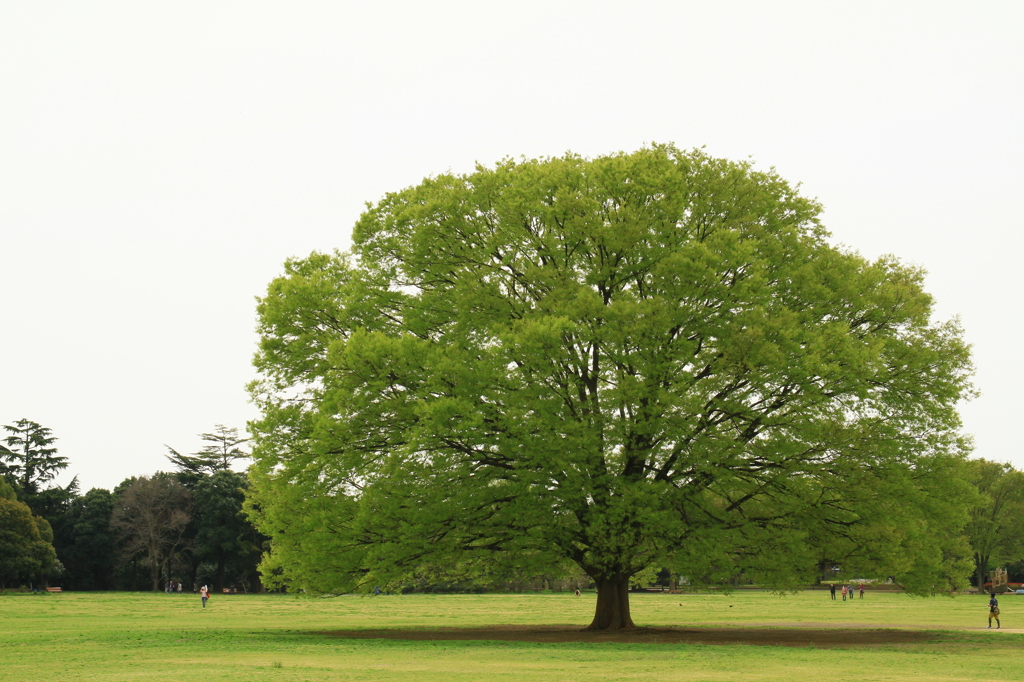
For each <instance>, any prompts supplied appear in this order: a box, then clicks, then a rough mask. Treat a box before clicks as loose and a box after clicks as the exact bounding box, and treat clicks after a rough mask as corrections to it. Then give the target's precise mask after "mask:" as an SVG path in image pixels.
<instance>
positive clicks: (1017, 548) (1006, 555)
mask: <svg viewBox="0 0 1024 682" xmlns="http://www.w3.org/2000/svg"><path fill="white" fill-rule="evenodd" d="M968 474H969V477H970V480H971V482H972V483H974V485H976V486H977V488H978V492H979V493H980V499H979V500H978V502H977V504H976V505H974V506H973V507H972V509H971V515H970V521H969V522H968V524H967V527H966V531H967V537H968V539H969V541H970V544H971V549H972V550H974V563H975V566H974V569H975V581H976V584H977V586H978V587H982V586H983V585H984V584H985V582H986V575H985V574H986V572H987V571H988V569H989V568H991V567H992V566H991V564H992V563H994V562H996V563H1012V562H1014V561H1019V560H1021V559H1024V473H1022V472H1020V471H1017V470H1016V469H1014V468H1013V467H1012V466H1010V465H1009V464H1003V463H1000V462H990V461H988V460H984V459H977V460H972V461H971V462H969V463H968Z"/></svg>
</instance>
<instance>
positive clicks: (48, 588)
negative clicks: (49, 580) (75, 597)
mask: <svg viewBox="0 0 1024 682" xmlns="http://www.w3.org/2000/svg"><path fill="white" fill-rule="evenodd" d="M46 591H47V592H60V588H59V587H47V588H46Z"/></svg>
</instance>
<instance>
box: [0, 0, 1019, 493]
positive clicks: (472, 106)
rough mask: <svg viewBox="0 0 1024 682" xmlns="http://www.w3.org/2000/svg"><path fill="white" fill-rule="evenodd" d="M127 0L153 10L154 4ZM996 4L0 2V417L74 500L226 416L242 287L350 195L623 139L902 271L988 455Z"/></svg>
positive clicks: (1002, 217) (1004, 334)
mask: <svg viewBox="0 0 1024 682" xmlns="http://www.w3.org/2000/svg"><path fill="white" fill-rule="evenodd" d="M158 5H159V7H158ZM1022 27H1024V3H1021V2H1019V1H1017V2H1012V1H1009V0H1007V1H1005V2H986V1H984V0H981V1H975V2H972V3H936V2H899V1H898V0H890V1H889V2H865V1H863V0H862V1H861V2H857V3H849V2H844V3H839V2H830V1H827V0H815V1H808V2H786V1H781V2H780V1H775V2H756V1H754V0H750V1H748V2H722V1H719V2H706V1H702V2H689V1H675V2H638V1H635V0H634V1H633V2H629V3H627V2H618V3H610V2H558V1H557V0H549V1H547V2H533V1H526V2H524V1H522V0H520V1H519V2H514V3H513V2H506V3H500V4H499V3H490V2H486V1H483V0H476V1H475V2H444V1H435V2H430V3H427V2H412V1H409V2H380V1H378V2H375V3H366V2H360V3H355V2H331V3H327V2H322V3H298V2H293V3H275V4H269V3H257V2H244V3H241V2H240V3H227V2H203V3H185V2H175V3H163V4H160V3H139V2H123V3H104V2H89V3H82V2H67V3H47V2H7V3H3V6H2V8H0V325H2V330H0V424H9V423H11V422H13V421H14V420H16V419H18V418H21V417H26V418H28V419H32V420H34V421H37V422H40V423H41V424H43V425H45V426H48V427H50V428H51V429H53V431H54V434H55V435H56V436H58V438H59V441H58V443H57V445H58V446H59V448H60V454H62V455H64V456H66V457H69V458H70V460H71V466H70V468H69V469H68V472H67V474H66V475H64V476H62V477H61V478H60V479H59V481H60V482H62V483H63V482H66V481H68V480H69V479H70V478H71V476H72V475H74V474H78V475H79V476H80V479H81V482H82V488H83V490H87V489H89V488H90V487H94V486H98V487H108V488H109V487H113V486H114V485H116V484H117V483H118V482H119V481H121V480H122V479H123V478H125V477H127V476H130V475H136V474H148V473H151V472H153V471H155V470H156V469H158V468H167V462H166V460H164V458H163V455H164V452H165V450H164V447H163V444H164V443H167V444H170V445H172V446H173V447H175V448H176V449H178V450H180V451H182V452H190V451H193V450H195V449H197V448H198V447H199V445H200V441H199V439H198V437H197V436H196V434H197V433H199V432H202V431H208V430H210V429H211V428H212V427H213V425H214V424H216V423H223V424H226V425H228V426H238V427H243V426H244V423H245V421H246V420H247V419H249V418H251V417H253V416H254V410H253V408H252V406H251V405H249V404H248V402H247V395H246V393H245V389H244V387H245V384H246V383H247V382H248V381H249V380H250V379H251V378H253V376H254V373H253V370H252V368H251V364H250V362H251V356H252V353H253V351H254V348H255V334H254V331H253V329H254V324H255V314H254V297H255V296H258V295H260V294H261V293H262V292H264V291H265V289H266V285H267V284H268V283H269V281H270V280H271V279H272V278H273V277H275V276H276V275H278V274H279V273H280V272H281V269H282V263H283V262H284V260H285V259H286V258H287V257H289V256H303V255H306V254H308V253H309V252H310V251H312V250H330V249H332V248H335V247H338V248H347V247H348V245H349V236H350V231H351V226H352V225H353V223H354V222H355V220H356V218H357V217H358V215H359V214H360V212H361V211H362V209H363V206H364V202H366V201H375V200H377V199H378V198H380V197H381V196H382V195H383V194H384V193H385V192H387V191H391V190H396V189H400V188H402V187H406V186H409V185H412V184H415V183H417V182H419V181H420V180H421V179H422V178H423V177H424V176H426V175H430V174H434V173H438V172H443V171H446V170H448V169H451V170H454V171H457V172H463V171H469V170H471V169H472V167H473V164H474V163H475V162H476V161H480V162H483V163H485V164H492V163H493V162H494V161H496V160H498V159H500V158H502V157H504V156H520V155H526V156H540V155H559V154H562V153H563V152H565V151H566V150H572V151H575V152H578V153H581V154H585V155H590V156H593V155H598V154H603V153H608V152H614V151H619V150H627V151H630V150H634V149H636V148H638V147H640V146H642V145H643V144H644V143H646V142H651V141H658V142H668V141H672V142H675V143H676V144H677V145H679V146H680V147H683V148H690V147H696V146H706V147H707V150H708V151H709V152H710V153H712V154H714V155H717V156H725V157H730V158H748V157H749V158H753V159H754V160H755V161H756V162H757V164H758V165H759V166H761V167H765V168H767V167H769V166H775V167H776V168H777V169H778V170H779V172H780V173H781V174H782V175H783V176H784V177H786V178H787V179H789V180H790V181H793V182H801V183H802V185H803V189H804V192H805V193H806V194H808V195H810V196H816V197H817V198H818V199H820V200H821V201H822V202H823V203H824V204H825V207H826V212H825V216H824V218H825V223H826V225H827V226H828V227H829V228H830V229H831V230H832V232H833V234H834V235H835V238H836V240H837V241H840V242H843V243H845V244H847V245H849V246H851V247H854V248H856V249H858V250H860V251H861V252H862V253H864V254H865V255H867V256H872V257H873V256H877V255H879V254H882V253H894V254H896V255H898V256H900V257H901V258H903V259H904V260H906V261H910V262H914V263H918V264H921V265H923V266H925V267H926V268H927V269H928V270H929V272H930V275H929V279H928V287H929V290H930V291H931V292H932V293H933V294H934V295H935V296H936V298H937V301H938V311H939V315H940V316H941V317H943V318H945V317H949V316H951V315H960V316H961V317H962V320H963V323H964V325H965V327H966V329H967V337H968V339H969V340H970V341H971V342H972V343H973V344H974V348H975V357H976V362H977V366H978V373H977V384H978V387H979V388H980V389H981V391H982V393H983V395H982V397H981V398H979V399H978V400H976V401H974V402H973V403H971V404H969V405H967V406H966V407H965V408H964V410H963V414H964V419H965V424H966V428H967V430H968V431H969V432H971V433H973V434H975V437H976V442H977V451H976V452H977V455H978V456H983V457H986V458H990V459H999V460H1004V461H1011V462H1013V463H1015V464H1016V465H1017V466H1018V467H1024V452H1022V449H1021V447H1020V445H1019V442H1018V438H1017V433H1016V430H1017V426H1018V419H1020V417H1019V415H1018V409H1017V408H1018V405H1017V402H1016V401H1017V399H1018V395H1019V394H1020V386H1021V385H1024V368H1022V363H1021V362H1020V361H1019V357H1018V353H1019V352H1020V348H1019V340H1020V338H1021V331H1022V326H1024V322H1022V317H1021V315H1020V310H1019V309H1018V308H1015V307H1014V306H1016V305H1019V303H1018V302H1017V301H1018V300H1019V298H1020V296H1021V294H1022V293H1024V285H1022V283H1021V280H1020V277H1019V274H1018V271H1017V266H1018V260H1019V257H1020V253H1021V247H1022V245H1024V244H1022V242H1024V236H1022V235H1024V229H1022V228H1024V219H1022V209H1021V188H1022V187H1024V140H1022V129H1024V35H1022Z"/></svg>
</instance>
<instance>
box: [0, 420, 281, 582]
mask: <svg viewBox="0 0 1024 682" xmlns="http://www.w3.org/2000/svg"><path fill="white" fill-rule="evenodd" d="M3 428H4V430H5V431H6V437H4V438H2V439H0V588H10V587H13V586H26V587H33V588H38V587H40V586H47V585H49V586H61V587H63V588H65V589H72V590H160V589H164V588H165V587H166V586H167V584H168V583H169V582H172V581H173V582H174V583H175V584H178V583H181V584H182V585H183V587H184V589H185V590H188V591H192V590H193V589H195V588H196V587H197V586H198V585H200V584H207V585H209V586H210V587H211V588H212V589H213V590H215V591H220V590H221V589H223V588H237V589H238V590H239V591H259V590H260V589H261V583H260V580H259V575H258V572H257V565H258V563H259V559H260V555H261V553H262V550H263V544H264V542H265V541H266V538H265V537H264V536H262V535H261V534H259V533H258V532H257V531H256V530H255V529H254V528H253V526H252V524H250V523H249V521H248V519H247V518H246V516H245V514H244V513H243V510H242V503H243V501H244V499H245V491H246V489H247V488H248V486H249V482H248V477H247V475H246V474H245V473H239V472H236V471H233V470H232V469H231V465H232V463H233V462H234V461H236V460H239V459H243V458H245V457H247V456H248V453H247V452H246V451H245V450H244V449H243V446H244V443H245V442H246V439H244V438H242V437H240V436H239V434H238V430H237V429H233V428H227V427H224V426H221V425H217V426H216V428H215V429H214V430H213V431H212V432H210V433H203V434H200V437H201V438H202V440H203V443H204V445H203V447H202V448H201V449H200V451H199V452H196V453H192V454H182V453H180V452H178V451H176V450H174V449H173V448H168V450H169V454H168V460H169V461H170V464H171V465H172V471H169V472H157V473H155V474H153V475H151V476H141V477H134V476H133V477H130V478H127V479H125V480H124V481H122V482H121V483H119V484H118V485H117V486H116V487H115V488H114V489H113V490H112V491H111V490H106V489H103V488H93V489H91V490H89V491H88V492H86V493H84V494H81V493H80V491H79V484H78V478H77V477H75V478H74V479H72V481H71V482H70V483H69V484H68V485H66V486H63V487H61V486H54V485H48V484H51V482H52V480H53V479H54V478H55V477H56V476H57V475H58V474H59V473H60V472H61V471H63V470H64V469H66V468H67V467H68V459H67V458H65V457H62V456H59V455H58V454H57V449H56V447H55V446H54V444H55V442H56V438H55V437H54V436H53V434H52V433H51V431H50V429H48V428H46V427H43V426H41V425H40V424H38V423H36V422H33V421H29V420H27V419H21V420H18V421H17V422H15V423H14V424H11V425H7V426H4V427H3Z"/></svg>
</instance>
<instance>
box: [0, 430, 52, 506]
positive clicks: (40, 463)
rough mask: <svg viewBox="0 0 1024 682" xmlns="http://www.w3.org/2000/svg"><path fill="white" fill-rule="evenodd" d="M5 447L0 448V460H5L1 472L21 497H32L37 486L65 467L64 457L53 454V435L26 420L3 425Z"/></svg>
mask: <svg viewBox="0 0 1024 682" xmlns="http://www.w3.org/2000/svg"><path fill="white" fill-rule="evenodd" d="M4 430H5V431H7V432H8V433H9V434H10V435H8V436H7V437H6V438H5V439H4V441H5V442H6V443H7V447H5V448H2V449H0V459H4V460H7V463H6V465H4V473H6V474H7V475H8V476H9V477H10V478H11V479H12V482H13V483H14V485H16V486H17V487H18V488H19V489H20V491H21V493H22V494H23V495H35V494H36V493H38V492H39V490H40V485H41V484H43V483H46V482H47V481H50V480H52V479H53V478H54V477H55V476H56V475H57V474H58V473H59V472H60V471H62V470H63V469H66V468H67V466H68V460H67V457H61V456H60V455H58V454H57V448H55V447H53V444H54V443H55V442H56V441H57V439H56V438H54V437H53V432H52V431H51V430H50V429H48V428H46V427H45V426H41V425H40V424H37V423H36V422H34V421H30V420H28V419H19V420H18V421H16V422H14V423H13V424H7V425H5V426H4Z"/></svg>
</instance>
